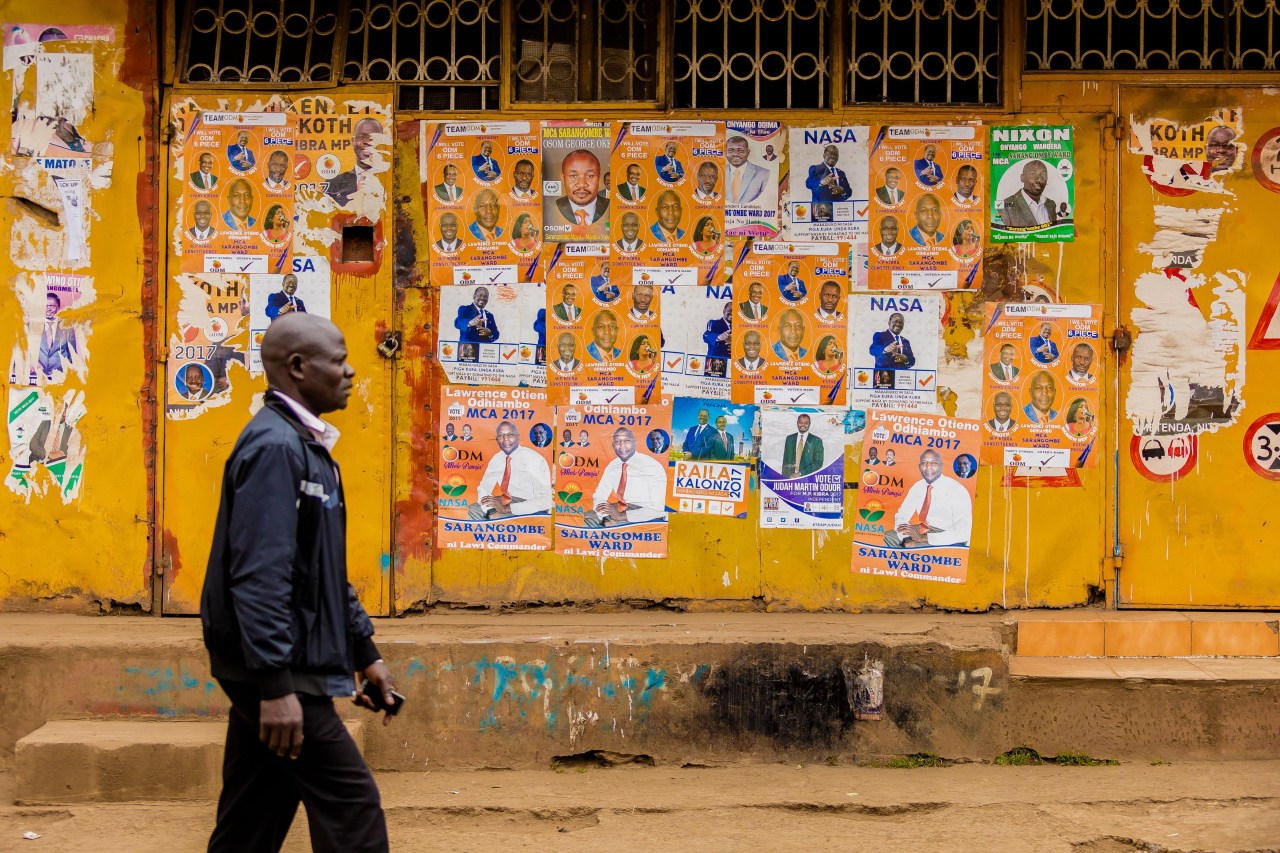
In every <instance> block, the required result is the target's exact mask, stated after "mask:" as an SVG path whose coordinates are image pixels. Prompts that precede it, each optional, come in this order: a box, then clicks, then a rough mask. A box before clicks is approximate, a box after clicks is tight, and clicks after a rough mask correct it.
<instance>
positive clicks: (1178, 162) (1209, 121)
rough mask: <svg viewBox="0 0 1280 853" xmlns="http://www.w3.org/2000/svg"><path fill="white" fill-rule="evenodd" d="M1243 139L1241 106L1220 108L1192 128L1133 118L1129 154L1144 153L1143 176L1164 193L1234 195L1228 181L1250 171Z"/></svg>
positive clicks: (1193, 123)
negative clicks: (1228, 186) (1245, 171)
mask: <svg viewBox="0 0 1280 853" xmlns="http://www.w3.org/2000/svg"><path fill="white" fill-rule="evenodd" d="M1243 137H1244V111H1243V110H1242V109H1240V108H1239V107H1219V108H1217V109H1215V110H1214V111H1213V113H1212V114H1211V115H1210V116H1208V117H1207V118H1205V119H1204V120H1202V121H1196V122H1190V123H1187V124H1182V123H1180V122H1177V121H1173V120H1170V119H1167V118H1163V117H1154V118H1139V117H1137V116H1132V117H1131V119H1130V122H1129V153H1131V154H1141V155H1142V172H1143V174H1144V175H1146V177H1147V180H1148V181H1149V182H1150V183H1151V185H1152V186H1154V187H1156V189H1157V190H1159V191H1160V193H1161V194H1163V195H1168V196H1175V197H1176V196H1188V195H1191V194H1192V193H1195V192H1207V193H1230V192H1231V190H1229V189H1228V188H1227V187H1226V185H1225V184H1224V183H1223V179H1224V178H1226V177H1227V176H1228V175H1231V174H1233V173H1234V172H1238V171H1239V170H1240V169H1242V168H1244V165H1245V162H1246V160H1247V159H1248V157H1247V154H1248V145H1247V144H1246V142H1245V140H1244V138H1243ZM1264 186H1265V184H1264Z"/></svg>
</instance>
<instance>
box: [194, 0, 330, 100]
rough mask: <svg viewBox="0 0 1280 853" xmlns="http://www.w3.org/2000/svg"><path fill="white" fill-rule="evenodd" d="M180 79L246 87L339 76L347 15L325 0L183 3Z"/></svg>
mask: <svg viewBox="0 0 1280 853" xmlns="http://www.w3.org/2000/svg"><path fill="white" fill-rule="evenodd" d="M179 8H181V9H182V11H183V13H184V14H183V16H182V17H181V18H178V20H179V21H181V22H182V26H181V29H180V30H179V33H180V38H181V46H180V48H179V56H180V60H181V64H180V66H179V67H180V80H181V82H183V83H223V84H227V83H231V84H236V85H241V86H280V85H290V84H313V85H314V84H322V85H323V84H327V83H331V82H332V81H333V80H334V77H335V75H334V63H335V60H336V51H337V33H338V30H339V24H340V23H341V17H340V15H339V14H338V7H337V5H336V4H335V3H333V2H324V0H266V1H265V2H264V0H203V2H191V3H187V4H185V7H179Z"/></svg>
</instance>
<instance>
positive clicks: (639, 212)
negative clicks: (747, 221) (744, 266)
mask: <svg viewBox="0 0 1280 853" xmlns="http://www.w3.org/2000/svg"><path fill="white" fill-rule="evenodd" d="M609 163H610V171H611V176H612V179H613V183H614V184H615V186H613V187H611V188H610V189H611V192H612V193H613V204H614V208H615V213H614V217H613V225H612V231H611V233H610V235H609V239H610V241H611V243H612V245H613V249H614V257H615V260H616V262H617V263H618V264H619V265H621V266H648V267H672V268H680V269H688V268H697V269H698V270H699V276H700V278H701V280H704V281H706V280H710V278H709V277H710V276H712V275H714V274H715V272H718V271H719V270H720V269H721V268H722V265H723V254H724V180H723V178H724V176H723V174H722V171H723V168H724V126H723V125H722V124H718V123H715V122H676V123H671V122H658V123H653V122H622V123H619V124H618V125H616V127H615V137H614V144H613V153H612V156H611V157H610V161H609ZM637 176H638V180H637ZM628 214H631V216H628ZM633 217H634V218H633ZM635 219H638V220H639V225H640V232H639V239H640V243H639V244H634V243H633V242H632V241H631V240H630V238H629V236H628V235H629V234H630V233H631V232H632V231H633V230H634V227H635ZM624 224H625V227H624ZM633 246H634V250H632V249H633Z"/></svg>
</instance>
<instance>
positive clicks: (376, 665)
mask: <svg viewBox="0 0 1280 853" xmlns="http://www.w3.org/2000/svg"><path fill="white" fill-rule="evenodd" d="M361 674H362V675H363V676H364V677H365V678H367V679H369V682H370V683H371V684H373V685H374V686H375V687H377V688H378V689H379V690H381V691H382V701H383V702H384V703H386V704H387V705H388V706H390V705H394V704H396V697H394V696H392V695H391V691H393V690H395V689H396V685H395V682H393V681H392V680H391V670H389V669H387V665H386V664H385V663H383V662H382V661H380V660H379V661H374V662H373V663H371V664H369V666H368V667H366V668H365V671H364V672H363V673H361ZM355 703H356V704H357V705H359V706H360V707H361V708H368V709H369V710H370V711H376V710H377V709H376V708H374V707H373V700H372V699H370V698H369V697H368V696H366V695H364V693H362V692H357V693H356V698H355ZM390 723H391V715H390V714H383V715H382V724H383V725H384V726H385V725H389V724H390Z"/></svg>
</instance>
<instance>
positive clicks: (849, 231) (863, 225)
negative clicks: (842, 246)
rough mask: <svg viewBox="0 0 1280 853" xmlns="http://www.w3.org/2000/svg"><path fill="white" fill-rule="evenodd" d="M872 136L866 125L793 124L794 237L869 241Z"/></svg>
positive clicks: (858, 244) (857, 243)
mask: <svg viewBox="0 0 1280 853" xmlns="http://www.w3.org/2000/svg"><path fill="white" fill-rule="evenodd" d="M869 135H870V128H867V127H793V128H791V145H790V147H789V150H788V152H787V156H788V158H789V160H790V164H791V177H790V183H789V186H790V196H789V198H788V202H787V213H788V215H789V219H790V220H791V231H790V234H791V237H792V238H793V239H796V240H844V241H847V242H850V243H853V244H854V246H855V247H862V246H864V245H865V243H866V241H867V210H868V206H867V140H868V137H869ZM855 251H857V249H856V248H855ZM860 254H862V255H865V254H866V253H865V252H861V253H860Z"/></svg>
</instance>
